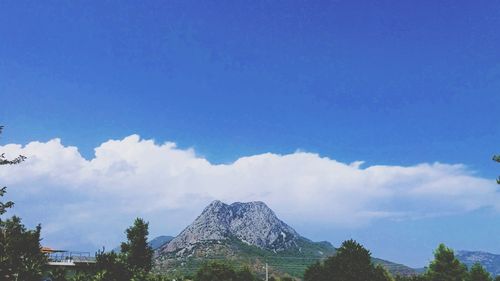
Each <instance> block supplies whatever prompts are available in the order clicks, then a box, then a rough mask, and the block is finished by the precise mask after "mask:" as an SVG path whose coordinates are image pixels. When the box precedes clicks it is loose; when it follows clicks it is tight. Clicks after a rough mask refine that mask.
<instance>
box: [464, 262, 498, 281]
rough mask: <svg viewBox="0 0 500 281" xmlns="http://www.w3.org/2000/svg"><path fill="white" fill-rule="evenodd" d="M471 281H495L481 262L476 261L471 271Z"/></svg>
mask: <svg viewBox="0 0 500 281" xmlns="http://www.w3.org/2000/svg"><path fill="white" fill-rule="evenodd" d="M468 280H469V281H493V278H491V275H490V273H489V272H487V271H486V270H485V269H484V267H482V266H481V264H479V263H475V264H474V265H473V266H472V267H471V268H470V272H469V279H468Z"/></svg>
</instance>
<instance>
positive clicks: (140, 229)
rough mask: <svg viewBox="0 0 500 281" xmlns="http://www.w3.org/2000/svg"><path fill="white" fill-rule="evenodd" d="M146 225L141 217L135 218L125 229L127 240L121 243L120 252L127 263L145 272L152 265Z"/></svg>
mask: <svg viewBox="0 0 500 281" xmlns="http://www.w3.org/2000/svg"><path fill="white" fill-rule="evenodd" d="M148 226H149V224H148V223H147V222H145V221H144V220H143V219H140V218H137V219H136V220H135V222H134V225H133V226H131V227H129V228H128V229H127V230H126V231H125V233H126V234H127V239H128V241H127V242H126V243H122V245H121V252H122V254H123V255H124V257H125V259H126V261H127V264H128V265H130V266H131V267H132V268H133V269H135V270H137V271H144V272H146V273H147V272H149V271H151V268H152V267H153V249H151V247H150V246H149V244H148V234H149V231H148Z"/></svg>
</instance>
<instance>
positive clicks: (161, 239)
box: [111, 235, 174, 253]
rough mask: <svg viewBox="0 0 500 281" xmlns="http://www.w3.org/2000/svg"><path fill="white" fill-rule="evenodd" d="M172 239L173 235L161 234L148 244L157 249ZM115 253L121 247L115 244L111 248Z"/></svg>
mask: <svg viewBox="0 0 500 281" xmlns="http://www.w3.org/2000/svg"><path fill="white" fill-rule="evenodd" d="M172 239H174V237H173V236H167V235H161V236H158V237H155V238H153V240H151V241H149V242H148V245H149V246H150V247H151V248H152V249H153V250H154V251H156V250H158V249H159V248H160V247H161V246H163V245H165V244H166V243H168V242H170V241H171V240H172ZM111 251H113V252H115V253H119V252H121V247H120V246H117V247H115V248H114V249H113V250H111Z"/></svg>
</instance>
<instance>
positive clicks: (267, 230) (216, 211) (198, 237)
mask: <svg viewBox="0 0 500 281" xmlns="http://www.w3.org/2000/svg"><path fill="white" fill-rule="evenodd" d="M233 238H236V239H238V240H240V241H242V242H243V243H246V244H248V245H253V246H256V247H259V248H261V249H266V250H271V251H275V252H279V251H283V250H286V249H288V248H291V247H297V242H298V241H299V239H300V238H301V237H300V235H299V234H298V233H297V232H296V231H295V230H294V229H293V228H291V227H290V226H288V225H287V224H285V223H284V222H282V221H281V220H280V219H278V218H277V217H276V215H275V214H274V212H273V211H272V210H271V209H270V208H269V207H267V206H266V204H264V203H262V202H249V203H239V202H237V203H233V204H231V205H227V204H224V203H222V202H221V201H214V202H212V203H211V204H210V205H208V206H207V207H206V208H205V210H204V211H203V213H202V214H201V215H200V216H199V217H198V218H197V219H196V220H195V221H194V222H193V223H192V224H191V225H189V226H188V227H187V228H186V229H184V230H183V231H182V232H181V233H180V234H179V235H178V236H177V237H175V238H174V239H173V240H172V241H170V242H169V243H168V244H167V245H165V246H164V247H163V248H162V249H161V250H160V252H162V253H174V252H177V251H180V250H182V249H189V248H192V247H193V246H194V245H196V244H198V243H203V242H209V241H223V240H228V239H233Z"/></svg>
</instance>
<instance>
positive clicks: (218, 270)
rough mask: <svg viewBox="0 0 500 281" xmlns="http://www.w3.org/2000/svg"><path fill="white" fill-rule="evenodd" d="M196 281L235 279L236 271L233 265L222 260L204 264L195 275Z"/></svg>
mask: <svg viewBox="0 0 500 281" xmlns="http://www.w3.org/2000/svg"><path fill="white" fill-rule="evenodd" d="M194 280H195V281H235V280H236V272H235V271H234V269H233V268H232V267H230V266H229V265H227V264H225V263H221V262H211V263H207V264H205V265H203V266H202V267H201V268H200V269H199V270H198V272H196V275H195V277H194Z"/></svg>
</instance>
